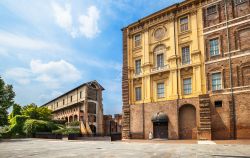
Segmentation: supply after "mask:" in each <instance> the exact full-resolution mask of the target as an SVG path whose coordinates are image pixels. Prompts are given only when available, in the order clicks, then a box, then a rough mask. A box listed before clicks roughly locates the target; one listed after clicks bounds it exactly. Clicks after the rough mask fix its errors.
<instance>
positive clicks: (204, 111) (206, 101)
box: [198, 94, 211, 140]
mask: <svg viewBox="0 0 250 158" xmlns="http://www.w3.org/2000/svg"><path fill="white" fill-rule="evenodd" d="M199 100H200V101H199V102H200V112H199V113H200V125H199V128H198V139H200V140H211V110H210V98H209V95H208V94H204V95H200V96H199Z"/></svg>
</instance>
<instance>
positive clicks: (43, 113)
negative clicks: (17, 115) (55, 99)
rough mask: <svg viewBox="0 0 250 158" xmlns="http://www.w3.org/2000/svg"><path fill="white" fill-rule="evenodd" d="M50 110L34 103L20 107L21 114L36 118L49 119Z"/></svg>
mask: <svg viewBox="0 0 250 158" xmlns="http://www.w3.org/2000/svg"><path fill="white" fill-rule="evenodd" d="M51 112H52V111H51V110H49V109H48V108H46V107H38V106H37V105H36V104H34V103H32V104H29V105H26V106H24V107H23V109H22V115H25V116H28V117H29V118H30V119H36V120H47V121H48V120H50V119H51V115H52V114H51Z"/></svg>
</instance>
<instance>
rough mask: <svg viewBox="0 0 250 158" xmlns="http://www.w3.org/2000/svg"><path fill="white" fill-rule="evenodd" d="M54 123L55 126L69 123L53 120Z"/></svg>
mask: <svg viewBox="0 0 250 158" xmlns="http://www.w3.org/2000/svg"><path fill="white" fill-rule="evenodd" d="M52 122H54V123H55V124H62V125H65V124H66V122H67V121H66V120H52Z"/></svg>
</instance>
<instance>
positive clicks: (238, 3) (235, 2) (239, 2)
mask: <svg viewBox="0 0 250 158" xmlns="http://www.w3.org/2000/svg"><path fill="white" fill-rule="evenodd" d="M245 2H247V0H234V4H235V5H240V4H242V3H245Z"/></svg>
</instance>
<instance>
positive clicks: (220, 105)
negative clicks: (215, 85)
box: [214, 100, 222, 108]
mask: <svg viewBox="0 0 250 158" xmlns="http://www.w3.org/2000/svg"><path fill="white" fill-rule="evenodd" d="M214 106H215V107H216V108H220V107H222V101H221V100H218V101H215V102H214Z"/></svg>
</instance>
